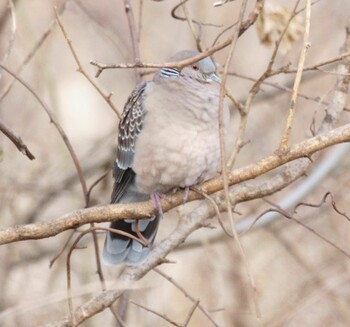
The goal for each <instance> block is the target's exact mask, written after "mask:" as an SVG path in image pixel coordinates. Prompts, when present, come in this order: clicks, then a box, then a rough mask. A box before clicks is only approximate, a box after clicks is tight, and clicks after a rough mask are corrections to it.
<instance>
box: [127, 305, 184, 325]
mask: <svg viewBox="0 0 350 327" xmlns="http://www.w3.org/2000/svg"><path fill="white" fill-rule="evenodd" d="M130 303H132V304H134V305H136V306H137V307H139V308H141V309H144V310H146V311H148V312H151V313H153V314H154V315H156V316H158V317H160V318H162V319H163V320H165V321H167V322H168V323H169V324H171V325H173V326H176V327H182V326H181V325H180V324H178V323H177V322H176V321H174V320H172V319H170V318H169V317H168V316H167V315H165V314H162V313H159V312H157V311H155V310H152V309H150V308H147V307H145V306H144V305H142V304H139V303H136V302H135V301H133V300H130Z"/></svg>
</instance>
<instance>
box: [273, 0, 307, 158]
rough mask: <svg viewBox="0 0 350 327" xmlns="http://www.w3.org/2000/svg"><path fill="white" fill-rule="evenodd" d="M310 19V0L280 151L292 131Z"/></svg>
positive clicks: (285, 146)
mask: <svg viewBox="0 0 350 327" xmlns="http://www.w3.org/2000/svg"><path fill="white" fill-rule="evenodd" d="M310 18H311V0H306V10H305V31H304V44H303V48H302V51H301V53H300V58H299V63H298V70H297V74H296V76H295V81H294V86H293V92H292V97H291V100H290V107H289V114H288V118H287V125H286V127H285V130H284V133H283V136H282V139H281V142H280V146H279V150H280V151H285V150H286V149H287V146H288V140H289V135H290V132H291V130H292V124H293V121H294V116H295V110H296V108H295V106H296V99H297V95H298V90H299V85H300V82H301V77H302V74H303V67H304V63H305V57H306V52H307V50H308V48H309V47H310V44H309V32H310Z"/></svg>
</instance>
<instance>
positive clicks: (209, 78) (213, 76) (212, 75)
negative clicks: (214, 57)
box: [207, 73, 221, 83]
mask: <svg viewBox="0 0 350 327" xmlns="http://www.w3.org/2000/svg"><path fill="white" fill-rule="evenodd" d="M212 81H214V82H216V83H221V79H220V78H219V77H218V76H217V75H216V74H215V73H210V74H208V75H207V82H212Z"/></svg>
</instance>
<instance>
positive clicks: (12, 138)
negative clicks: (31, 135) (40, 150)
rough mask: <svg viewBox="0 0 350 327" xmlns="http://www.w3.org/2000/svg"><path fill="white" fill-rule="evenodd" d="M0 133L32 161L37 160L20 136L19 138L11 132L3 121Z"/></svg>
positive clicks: (0, 123)
mask: <svg viewBox="0 0 350 327" xmlns="http://www.w3.org/2000/svg"><path fill="white" fill-rule="evenodd" d="M0 131H1V132H2V133H3V134H4V135H6V136H7V137H8V138H9V140H10V141H11V142H12V143H13V144H14V145H15V146H16V148H17V149H18V150H19V151H20V152H22V153H23V154H24V155H25V156H27V157H28V158H29V159H30V160H33V159H35V157H34V155H33V154H32V153H31V152H30V151H29V149H28V147H27V146H26V145H25V144H24V142H23V141H22V139H21V138H20V137H19V136H17V135H16V134H15V133H14V132H13V131H11V130H10V129H9V128H8V127H6V126H5V125H4V124H3V123H2V122H1V121H0Z"/></svg>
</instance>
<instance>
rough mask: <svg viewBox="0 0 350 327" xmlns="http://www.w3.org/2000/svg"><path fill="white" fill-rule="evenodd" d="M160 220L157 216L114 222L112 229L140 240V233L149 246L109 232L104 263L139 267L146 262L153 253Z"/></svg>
mask: <svg viewBox="0 0 350 327" xmlns="http://www.w3.org/2000/svg"><path fill="white" fill-rule="evenodd" d="M159 218H160V216H158V215H157V216H154V217H152V218H149V219H141V220H134V219H127V220H118V221H115V222H112V223H111V228H114V229H118V230H121V231H123V232H126V233H128V234H131V235H134V236H135V237H137V238H139V236H138V235H137V234H138V233H137V231H138V232H139V234H140V233H141V235H142V236H143V238H144V239H145V240H147V242H148V244H147V246H145V245H143V244H141V243H140V242H138V241H136V240H133V239H131V238H130V237H128V236H124V235H120V234H117V233H113V232H108V233H107V237H106V241H105V245H104V249H103V262H104V263H105V264H107V265H115V264H119V263H123V262H124V263H127V264H129V265H138V264H141V263H142V262H144V261H145V260H146V258H147V257H148V255H149V253H150V252H151V247H152V244H153V242H154V238H155V236H156V234H157V230H158V225H159Z"/></svg>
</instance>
